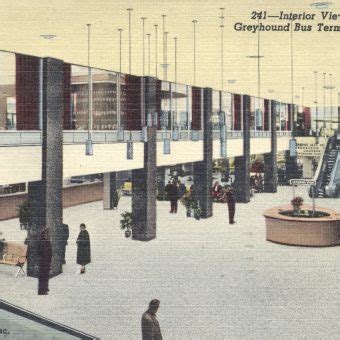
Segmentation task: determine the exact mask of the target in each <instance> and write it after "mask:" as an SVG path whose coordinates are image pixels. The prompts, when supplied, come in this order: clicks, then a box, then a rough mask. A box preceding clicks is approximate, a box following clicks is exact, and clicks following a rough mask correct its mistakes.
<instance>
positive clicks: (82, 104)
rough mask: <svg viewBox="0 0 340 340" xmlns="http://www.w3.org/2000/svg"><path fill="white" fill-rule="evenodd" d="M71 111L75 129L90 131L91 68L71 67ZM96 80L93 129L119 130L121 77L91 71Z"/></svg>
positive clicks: (93, 89) (112, 73)
mask: <svg viewBox="0 0 340 340" xmlns="http://www.w3.org/2000/svg"><path fill="white" fill-rule="evenodd" d="M71 72H72V76H71V108H72V120H73V128H74V129H76V130H86V129H88V121H89V111H88V110H89V86H88V68H87V67H83V66H77V65H72V67H71ZM91 77H92V127H93V130H116V129H117V127H118V126H117V124H118V119H117V74H116V73H114V72H109V71H104V70H99V69H91Z"/></svg>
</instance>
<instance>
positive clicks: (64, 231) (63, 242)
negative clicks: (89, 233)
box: [60, 223, 70, 264]
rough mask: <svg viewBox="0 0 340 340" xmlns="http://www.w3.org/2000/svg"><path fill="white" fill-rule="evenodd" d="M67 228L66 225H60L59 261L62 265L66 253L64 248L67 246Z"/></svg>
mask: <svg viewBox="0 0 340 340" xmlns="http://www.w3.org/2000/svg"><path fill="white" fill-rule="evenodd" d="M69 234H70V233H69V227H68V225H67V224H64V223H63V224H62V225H61V232H60V237H61V240H60V242H61V247H60V248H61V259H62V261H63V264H65V263H66V261H65V252H66V246H67V240H68V238H69Z"/></svg>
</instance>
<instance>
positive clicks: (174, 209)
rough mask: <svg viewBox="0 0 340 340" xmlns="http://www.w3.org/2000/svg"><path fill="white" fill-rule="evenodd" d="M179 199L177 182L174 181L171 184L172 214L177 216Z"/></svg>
mask: <svg viewBox="0 0 340 340" xmlns="http://www.w3.org/2000/svg"><path fill="white" fill-rule="evenodd" d="M178 199H179V191H178V186H177V182H176V181H175V180H173V181H172V183H171V188H170V201H171V210H170V213H174V214H177V208H178Z"/></svg>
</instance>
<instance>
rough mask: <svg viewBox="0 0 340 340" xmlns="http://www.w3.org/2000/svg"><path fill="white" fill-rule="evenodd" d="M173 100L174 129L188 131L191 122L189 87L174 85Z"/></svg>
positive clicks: (172, 85)
mask: <svg viewBox="0 0 340 340" xmlns="http://www.w3.org/2000/svg"><path fill="white" fill-rule="evenodd" d="M171 99H172V105H171V108H172V117H173V122H172V124H173V127H179V128H180V129H181V130H187V129H188V122H189V111H188V86H187V85H182V84H175V83H172V84H171Z"/></svg>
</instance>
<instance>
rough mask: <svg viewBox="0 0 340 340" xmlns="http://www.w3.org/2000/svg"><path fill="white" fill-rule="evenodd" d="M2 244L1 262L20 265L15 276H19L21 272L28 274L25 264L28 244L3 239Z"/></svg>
mask: <svg viewBox="0 0 340 340" xmlns="http://www.w3.org/2000/svg"><path fill="white" fill-rule="evenodd" d="M2 244H3V247H2V248H3V249H2V252H1V254H0V264H5V265H8V266H16V267H19V269H18V271H17V273H16V275H15V277H18V275H19V273H20V272H22V273H23V274H25V275H26V273H25V271H24V269H23V266H24V264H25V263H26V256H27V245H25V244H23V243H20V242H12V241H2Z"/></svg>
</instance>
